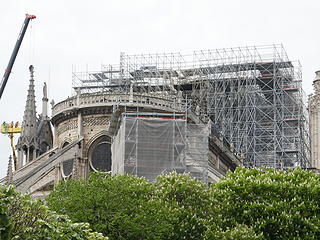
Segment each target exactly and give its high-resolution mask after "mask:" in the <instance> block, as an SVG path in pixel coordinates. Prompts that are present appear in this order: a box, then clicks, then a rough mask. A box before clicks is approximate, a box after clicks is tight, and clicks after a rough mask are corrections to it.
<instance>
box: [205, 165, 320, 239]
mask: <svg viewBox="0 0 320 240" xmlns="http://www.w3.org/2000/svg"><path fill="white" fill-rule="evenodd" d="M210 209H211V214H210V215H211V216H212V219H211V221H212V224H213V225H217V224H218V225H219V226H220V227H221V228H222V229H223V230H227V229H232V228H235V227H237V226H239V224H240V225H245V226H248V227H250V229H252V230H253V231H254V232H255V233H257V234H263V237H264V239H270V240H271V239H272V240H276V239H318V238H319V234H320V229H319V228H320V176H319V175H315V174H313V173H311V172H309V171H305V170H302V169H295V170H289V171H276V170H273V169H264V170H257V169H245V168H238V169H237V170H236V171H235V172H234V173H231V174H229V175H228V176H227V177H226V178H224V179H222V180H221V181H220V182H219V183H217V184H214V185H213V186H212V187H211V188H210ZM215 216H220V219H217V218H216V217H215Z"/></svg>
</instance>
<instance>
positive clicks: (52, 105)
mask: <svg viewBox="0 0 320 240" xmlns="http://www.w3.org/2000/svg"><path fill="white" fill-rule="evenodd" d="M50 104H51V108H53V107H54V104H55V102H54V100H53V99H52V100H51V102H50Z"/></svg>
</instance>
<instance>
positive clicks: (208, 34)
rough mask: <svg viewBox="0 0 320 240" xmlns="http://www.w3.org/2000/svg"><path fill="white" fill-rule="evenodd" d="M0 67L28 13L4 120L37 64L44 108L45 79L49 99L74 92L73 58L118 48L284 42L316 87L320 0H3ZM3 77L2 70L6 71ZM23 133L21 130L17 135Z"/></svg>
mask: <svg viewBox="0 0 320 240" xmlns="http://www.w3.org/2000/svg"><path fill="white" fill-rule="evenodd" d="M1 3H2V7H1V8H0V36H1V38H0V69H2V70H1V71H0V74H3V71H4V69H5V68H6V66H7V63H8V60H9V58H10V55H11V52H12V49H13V46H14V44H15V41H16V39H17V36H18V33H19V31H20V28H21V26H22V22H23V20H24V14H25V13H30V14H34V15H36V16H37V19H36V20H34V21H33V24H32V28H30V27H29V29H28V30H27V33H26V36H25V39H24V41H23V44H22V46H21V49H20V52H19V54H18V57H17V59H16V62H15V65H14V68H13V73H12V74H11V77H10V79H9V81H8V84H7V87H6V89H5V93H4V95H3V96H2V99H1V100H0V122H1V123H2V122H3V121H18V120H19V121H22V116H23V110H24V105H25V100H26V94H27V87H28V82H29V81H28V80H29V73H28V66H29V65H30V64H33V65H34V66H35V80H36V81H35V84H36V96H37V103H38V107H37V110H38V113H40V111H41V98H42V96H41V94H42V85H43V82H44V81H46V82H47V84H48V87H49V98H50V100H51V99H52V98H54V100H55V102H58V101H61V100H63V99H64V98H66V97H67V96H69V95H70V94H71V73H72V65H76V66H82V67H83V68H85V67H86V65H88V66H89V68H90V69H99V68H100V64H101V63H105V64H107V63H118V62H119V54H120V52H121V51H122V52H125V53H130V54H135V53H155V52H178V51H181V52H191V51H193V50H200V49H215V48H224V47H237V46H251V45H265V44H273V43H282V44H283V45H284V47H285V49H286V51H287V53H288V55H289V58H290V59H292V60H300V62H301V64H302V67H303V82H304V83H303V87H304V90H305V91H306V92H307V94H309V93H311V92H312V80H313V79H314V76H315V75H314V72H315V71H316V70H319V69H320V62H319V61H318V57H319V56H320V45H319V43H320V32H319V12H320V1H318V0H304V1H300V0H299V1H298V0H269V1H257V0H241V1H240V0H223V1H217V0H211V1H210V0H108V1H107V0H105V1H103V0H91V1H83V0H69V1H66V0H65V1H63V0H55V1H44V0H11V1H4V0H2V1H1ZM1 77H2V75H1ZM16 140H17V137H16ZM9 154H11V151H10V145H9V138H8V137H6V136H0V177H2V176H4V175H5V174H6V170H7V161H8V155H9Z"/></svg>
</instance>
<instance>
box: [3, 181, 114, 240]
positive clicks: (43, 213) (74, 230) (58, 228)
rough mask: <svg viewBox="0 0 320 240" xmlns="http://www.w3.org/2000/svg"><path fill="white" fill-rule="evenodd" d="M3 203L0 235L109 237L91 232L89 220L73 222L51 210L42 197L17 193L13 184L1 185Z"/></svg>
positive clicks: (58, 239) (72, 239) (66, 239)
mask: <svg viewBox="0 0 320 240" xmlns="http://www.w3.org/2000/svg"><path fill="white" fill-rule="evenodd" d="M0 206H1V210H3V211H2V216H3V218H2V219H4V221H2V220H1V232H0V233H1V235H0V239H21V240H22V239H23V240H29V239H30V240H31V239H55V240H93V239H98V240H107V239H108V238H107V237H103V236H102V234H100V233H96V232H92V231H91V229H90V228H89V224H86V223H72V222H71V220H70V219H69V217H67V216H62V215H58V214H56V213H55V212H52V211H50V210H49V209H48V207H47V206H45V205H44V204H43V203H42V202H41V201H39V200H32V199H31V198H30V197H29V196H27V195H21V194H19V193H16V192H15V191H14V190H13V188H12V187H1V188H0ZM3 226H4V227H3Z"/></svg>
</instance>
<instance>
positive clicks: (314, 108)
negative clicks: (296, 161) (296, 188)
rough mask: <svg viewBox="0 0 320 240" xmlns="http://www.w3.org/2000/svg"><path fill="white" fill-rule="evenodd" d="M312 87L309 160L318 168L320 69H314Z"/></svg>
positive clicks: (319, 153) (319, 163)
mask: <svg viewBox="0 0 320 240" xmlns="http://www.w3.org/2000/svg"><path fill="white" fill-rule="evenodd" d="M313 87H314V95H312V96H311V97H310V98H309V116H310V135H311V162H312V167H313V168H317V169H320V132H319V131H320V71H316V77H315V79H314V81H313Z"/></svg>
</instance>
